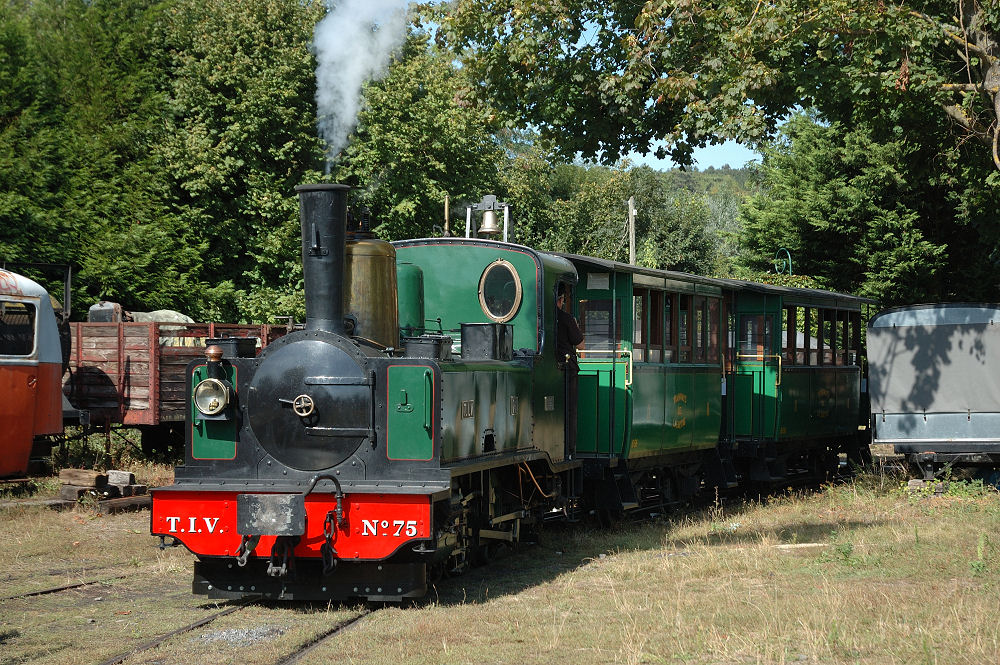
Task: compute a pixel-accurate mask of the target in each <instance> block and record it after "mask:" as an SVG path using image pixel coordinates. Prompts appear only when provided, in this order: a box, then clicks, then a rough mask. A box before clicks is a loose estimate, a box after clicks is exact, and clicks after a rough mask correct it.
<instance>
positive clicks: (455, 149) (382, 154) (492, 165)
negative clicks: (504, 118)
mask: <svg viewBox="0 0 1000 665" xmlns="http://www.w3.org/2000/svg"><path fill="white" fill-rule="evenodd" d="M468 87H469V86H468V82H467V81H466V79H465V74H464V72H463V71H462V70H461V69H460V68H458V67H456V66H455V65H454V63H453V61H452V59H451V57H450V56H449V55H448V54H447V53H442V52H441V51H440V50H438V49H437V48H435V47H433V46H432V45H430V44H429V43H428V38H427V36H426V35H423V34H419V33H414V34H413V35H411V37H410V38H409V40H408V41H407V42H406V44H405V46H404V48H403V50H402V52H401V53H400V54H399V55H398V56H397V58H396V59H395V61H394V62H393V64H392V65H391V67H390V69H389V72H388V74H387V75H386V76H385V77H384V78H383V79H382V80H379V81H375V82H371V83H369V84H367V85H366V86H365V88H364V108H363V110H362V111H361V114H360V117H359V125H358V130H357V132H356V133H355V135H354V136H353V137H352V140H351V142H350V144H349V145H348V147H347V149H346V159H345V160H344V162H343V163H342V164H341V166H340V167H339V168H338V169H337V176H338V179H339V180H341V181H344V182H350V183H351V184H355V185H356V186H357V187H358V188H359V192H358V197H357V198H358V200H359V202H361V203H363V204H365V205H367V206H368V207H369V208H370V209H371V211H372V214H373V217H374V220H375V222H376V224H377V225H378V226H377V230H378V232H379V235H380V236H382V237H384V238H386V239H389V240H396V239H400V238H413V237H424V236H430V235H434V234H435V233H440V227H441V226H442V224H443V210H444V199H445V195H448V196H449V197H450V200H451V201H452V202H453V206H454V207H455V208H456V209H457V208H460V207H461V202H462V201H478V200H479V198H480V197H481V196H482V195H483V194H487V193H495V192H496V191H498V186H499V179H500V177H499V174H500V172H501V170H502V169H503V167H504V166H505V163H506V159H507V158H506V155H505V154H504V152H503V151H502V149H501V146H500V144H499V142H498V141H497V140H496V138H495V137H494V134H493V132H492V130H493V129H494V126H495V125H494V122H493V118H492V117H491V115H492V113H491V111H490V109H489V108H488V107H484V106H474V105H472V104H469V103H468V102H467V101H466V99H465V92H466V91H467V90H468ZM435 227H438V230H437V231H436V230H435Z"/></svg>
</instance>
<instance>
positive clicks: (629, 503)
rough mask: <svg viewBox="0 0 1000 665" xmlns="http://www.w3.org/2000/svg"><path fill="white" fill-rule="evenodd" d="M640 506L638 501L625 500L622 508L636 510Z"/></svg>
mask: <svg viewBox="0 0 1000 665" xmlns="http://www.w3.org/2000/svg"><path fill="white" fill-rule="evenodd" d="M638 507H639V502H638V501H623V502H622V510H635V509H636V508H638Z"/></svg>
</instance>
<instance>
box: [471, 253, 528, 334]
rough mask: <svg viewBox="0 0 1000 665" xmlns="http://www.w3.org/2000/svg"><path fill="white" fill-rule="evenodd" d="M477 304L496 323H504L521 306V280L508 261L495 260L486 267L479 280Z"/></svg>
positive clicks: (511, 317) (512, 316)
mask: <svg viewBox="0 0 1000 665" xmlns="http://www.w3.org/2000/svg"><path fill="white" fill-rule="evenodd" d="M479 304H480V305H481V306H482V308H483V312H485V313H486V316H488V317H490V319H491V320H493V321H496V322H497V323H506V322H507V321H510V320H511V319H513V318H514V316H515V315H516V314H517V309H518V307H520V306H521V279H520V278H519V277H518V276H517V270H515V269H514V266H513V265H511V263H510V261H504V260H503V259H497V260H496V261H494V262H493V263H491V264H490V265H488V266H487V267H486V270H484V271H483V276H482V277H480V278H479Z"/></svg>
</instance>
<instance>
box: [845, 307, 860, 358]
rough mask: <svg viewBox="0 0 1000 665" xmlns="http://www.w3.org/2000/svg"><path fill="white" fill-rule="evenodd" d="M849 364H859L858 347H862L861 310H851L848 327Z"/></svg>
mask: <svg viewBox="0 0 1000 665" xmlns="http://www.w3.org/2000/svg"><path fill="white" fill-rule="evenodd" d="M847 339H848V347H847V364H848V365H857V364H858V349H859V348H861V312H850V313H849V316H848V328H847Z"/></svg>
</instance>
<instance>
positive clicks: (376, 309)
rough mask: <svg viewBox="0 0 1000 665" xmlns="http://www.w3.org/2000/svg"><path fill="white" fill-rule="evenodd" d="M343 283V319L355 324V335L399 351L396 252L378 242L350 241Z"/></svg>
mask: <svg viewBox="0 0 1000 665" xmlns="http://www.w3.org/2000/svg"><path fill="white" fill-rule="evenodd" d="M344 280H345V284H344V315H345V316H346V317H348V318H350V319H353V320H354V331H353V333H352V334H353V335H355V336H357V337H363V338H365V339H369V340H371V341H373V342H377V343H378V344H381V345H382V346H386V347H393V348H396V347H398V346H399V324H398V318H397V305H396V302H397V298H396V249H395V248H394V247H393V246H392V245H390V244H389V243H387V242H385V241H384V240H378V239H376V238H365V237H361V238H356V239H354V240H348V241H347V247H346V251H345V266H344Z"/></svg>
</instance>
